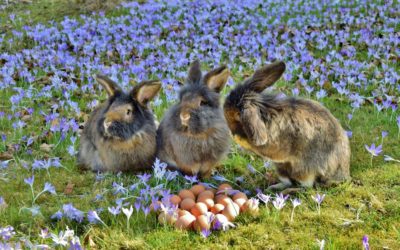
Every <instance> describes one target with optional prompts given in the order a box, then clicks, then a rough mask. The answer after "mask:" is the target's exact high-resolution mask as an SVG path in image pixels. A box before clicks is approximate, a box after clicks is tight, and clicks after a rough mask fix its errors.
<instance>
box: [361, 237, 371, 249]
mask: <svg viewBox="0 0 400 250" xmlns="http://www.w3.org/2000/svg"><path fill="white" fill-rule="evenodd" d="M362 243H363V247H364V249H365V250H369V242H368V235H364V236H363V239H362Z"/></svg>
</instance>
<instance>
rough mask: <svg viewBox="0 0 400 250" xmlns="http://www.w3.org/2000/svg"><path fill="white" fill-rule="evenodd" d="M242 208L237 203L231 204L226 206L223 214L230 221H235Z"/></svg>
mask: <svg viewBox="0 0 400 250" xmlns="http://www.w3.org/2000/svg"><path fill="white" fill-rule="evenodd" d="M239 212H240V207H239V206H238V205H237V204H236V203H233V202H232V203H229V204H227V205H226V206H225V208H224V211H222V214H223V215H225V216H226V218H228V220H229V221H233V220H235V218H236V217H237V216H238V215H239Z"/></svg>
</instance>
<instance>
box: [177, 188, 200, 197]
mask: <svg viewBox="0 0 400 250" xmlns="http://www.w3.org/2000/svg"><path fill="white" fill-rule="evenodd" d="M178 195H179V197H180V198H181V199H182V200H184V199H186V198H190V199H192V200H194V199H195V198H196V197H195V196H194V194H193V193H192V191H190V190H187V189H182V190H181V191H179V194H178Z"/></svg>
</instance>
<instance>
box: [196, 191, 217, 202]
mask: <svg viewBox="0 0 400 250" xmlns="http://www.w3.org/2000/svg"><path fill="white" fill-rule="evenodd" d="M205 198H211V199H214V193H213V192H212V191H210V190H206V191H204V192H202V193H200V194H199V196H198V197H197V201H200V200H202V199H205Z"/></svg>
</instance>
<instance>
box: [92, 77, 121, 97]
mask: <svg viewBox="0 0 400 250" xmlns="http://www.w3.org/2000/svg"><path fill="white" fill-rule="evenodd" d="M93 78H94V79H96V81H97V82H98V83H100V84H101V86H103V88H104V89H105V90H106V91H107V94H108V96H113V95H115V93H117V92H121V91H122V90H121V88H120V87H119V86H118V84H117V83H116V82H114V81H113V80H111V79H110V78H108V77H107V76H105V75H101V74H96V75H94V76H93Z"/></svg>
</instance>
